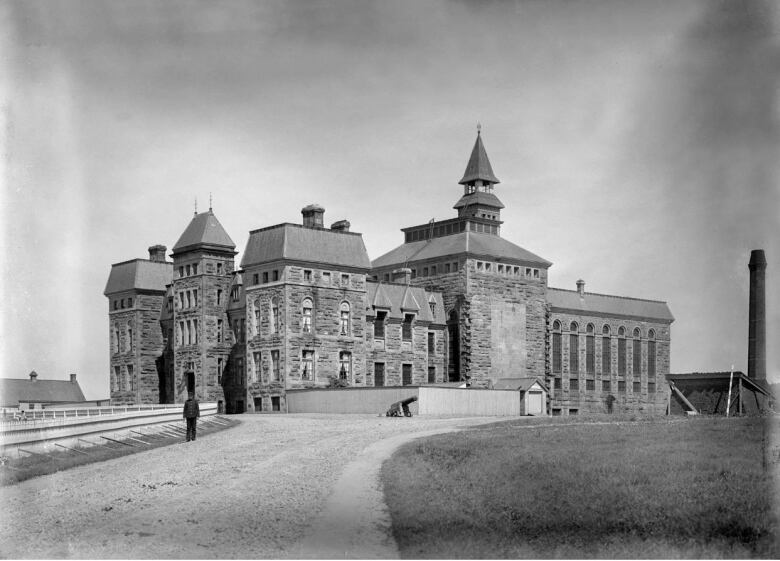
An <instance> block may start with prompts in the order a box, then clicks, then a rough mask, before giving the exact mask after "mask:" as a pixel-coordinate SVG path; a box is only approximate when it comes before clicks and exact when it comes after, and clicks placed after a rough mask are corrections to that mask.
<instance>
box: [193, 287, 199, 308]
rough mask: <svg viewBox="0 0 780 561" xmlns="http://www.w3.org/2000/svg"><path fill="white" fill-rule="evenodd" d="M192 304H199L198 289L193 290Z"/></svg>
mask: <svg viewBox="0 0 780 561" xmlns="http://www.w3.org/2000/svg"><path fill="white" fill-rule="evenodd" d="M192 305H193V306H197V305H198V289H197V288H196V289H195V290H193V291H192Z"/></svg>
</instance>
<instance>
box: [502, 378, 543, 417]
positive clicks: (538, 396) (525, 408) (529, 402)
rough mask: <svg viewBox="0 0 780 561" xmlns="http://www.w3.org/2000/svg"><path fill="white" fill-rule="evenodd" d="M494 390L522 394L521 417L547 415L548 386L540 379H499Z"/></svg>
mask: <svg viewBox="0 0 780 561" xmlns="http://www.w3.org/2000/svg"><path fill="white" fill-rule="evenodd" d="M493 389H494V390H516V391H519V392H520V414H521V415H537V416H538V415H547V414H549V413H548V411H547V395H548V393H549V391H548V389H547V386H545V384H544V382H542V381H541V380H540V379H539V378H499V379H498V380H497V381H496V383H495V384H493Z"/></svg>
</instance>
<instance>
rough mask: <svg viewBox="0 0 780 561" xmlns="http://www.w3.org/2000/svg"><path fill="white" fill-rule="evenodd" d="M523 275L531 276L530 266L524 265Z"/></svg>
mask: <svg viewBox="0 0 780 561" xmlns="http://www.w3.org/2000/svg"><path fill="white" fill-rule="evenodd" d="M525 276H527V277H528V278H530V277H531V268H530V267H526V268H525Z"/></svg>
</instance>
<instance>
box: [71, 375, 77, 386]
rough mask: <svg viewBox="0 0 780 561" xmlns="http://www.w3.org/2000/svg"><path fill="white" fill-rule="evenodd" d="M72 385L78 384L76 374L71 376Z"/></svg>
mask: <svg viewBox="0 0 780 561" xmlns="http://www.w3.org/2000/svg"><path fill="white" fill-rule="evenodd" d="M70 383H71V384H75V383H76V375H75V374H71V375H70Z"/></svg>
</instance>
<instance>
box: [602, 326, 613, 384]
mask: <svg viewBox="0 0 780 561" xmlns="http://www.w3.org/2000/svg"><path fill="white" fill-rule="evenodd" d="M611 374H612V337H611V336H610V332H609V326H608V325H605V326H604V327H603V328H602V329H601V375H602V376H604V377H609V376H610V375H611ZM605 391H606V390H605Z"/></svg>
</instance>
